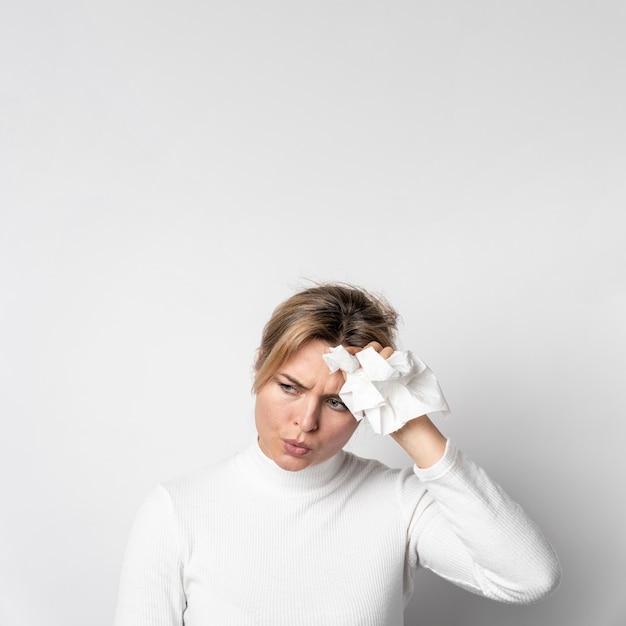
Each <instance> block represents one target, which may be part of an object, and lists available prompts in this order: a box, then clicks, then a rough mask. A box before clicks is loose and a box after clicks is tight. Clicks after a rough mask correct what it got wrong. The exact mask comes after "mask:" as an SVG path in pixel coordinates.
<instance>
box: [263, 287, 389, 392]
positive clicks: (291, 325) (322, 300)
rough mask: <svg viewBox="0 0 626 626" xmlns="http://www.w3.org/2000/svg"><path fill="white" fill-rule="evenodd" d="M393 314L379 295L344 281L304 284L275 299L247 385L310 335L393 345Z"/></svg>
mask: <svg viewBox="0 0 626 626" xmlns="http://www.w3.org/2000/svg"><path fill="white" fill-rule="evenodd" d="M398 319H399V315H398V313H397V312H396V311H395V309H394V308H393V307H392V306H391V305H390V304H389V303H388V302H387V301H386V300H385V299H384V298H383V297H382V296H380V295H374V294H372V293H370V292H368V291H366V290H365V289H362V288H361V287H356V286H355V285H350V284H345V283H323V284H320V285H317V286H315V287H311V288H309V289H304V290H303V291H300V292H298V293H296V294H295V295H293V296H291V297H290V298H288V299H287V300H285V301H284V302H282V303H281V304H279V305H278V306H277V307H276V309H274V312H273V313H272V316H271V317H270V319H269V321H268V322H267V324H265V327H264V329H263V334H262V336H261V345H260V347H259V350H258V353H257V360H256V363H255V370H256V376H255V380H254V385H253V391H254V392H257V391H258V390H259V389H260V388H261V387H263V385H265V383H267V382H268V381H269V380H270V379H271V378H272V376H274V374H275V373H276V372H277V371H278V368H279V367H281V365H282V364H283V363H284V362H285V361H287V360H288V359H289V358H290V357H292V356H293V355H294V354H295V353H296V352H297V351H298V350H300V348H302V347H303V346H304V345H305V344H306V343H308V342H309V341H312V340H314V339H319V340H322V341H325V342H326V343H328V344H329V345H330V346H338V345H343V346H359V347H363V346H365V345H366V344H368V343H369V342H371V341H378V342H379V343H380V344H382V345H383V346H391V347H395V346H394V342H395V336H396V331H397V323H398Z"/></svg>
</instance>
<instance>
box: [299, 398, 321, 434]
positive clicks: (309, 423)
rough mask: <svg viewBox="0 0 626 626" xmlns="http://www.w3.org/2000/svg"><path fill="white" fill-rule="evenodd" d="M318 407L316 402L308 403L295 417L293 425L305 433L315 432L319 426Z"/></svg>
mask: <svg viewBox="0 0 626 626" xmlns="http://www.w3.org/2000/svg"><path fill="white" fill-rule="evenodd" d="M319 417H320V406H319V404H318V403H317V402H314V401H310V402H308V403H307V404H306V405H305V406H304V407H302V412H300V413H298V415H296V419H295V423H296V424H297V425H298V426H299V427H300V429H301V430H302V431H304V432H305V433H310V432H312V431H314V430H317V428H318V426H319Z"/></svg>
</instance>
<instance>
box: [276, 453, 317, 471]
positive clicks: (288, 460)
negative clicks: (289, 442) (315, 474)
mask: <svg viewBox="0 0 626 626" xmlns="http://www.w3.org/2000/svg"><path fill="white" fill-rule="evenodd" d="M272 460H273V461H274V463H276V465H278V467H280V468H281V469H284V470H285V471H287V472H299V471H300V470H303V469H304V468H305V467H309V466H310V465H313V463H312V462H311V459H298V458H296V457H293V456H289V455H286V454H280V455H278V456H277V457H275V458H274V459H272Z"/></svg>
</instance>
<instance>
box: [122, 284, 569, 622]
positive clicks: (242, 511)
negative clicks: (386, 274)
mask: <svg viewBox="0 0 626 626" xmlns="http://www.w3.org/2000/svg"><path fill="white" fill-rule="evenodd" d="M397 319H398V315H397V313H396V312H395V311H394V309H393V308H392V307H390V306H389V305H388V304H387V303H386V302H385V301H384V300H383V299H382V298H379V297H376V296H374V295H372V294H369V293H367V292H366V291H365V290H363V289H360V288H356V287H352V286H349V285H342V284H322V285H319V286H316V287H313V288H310V289H306V290H304V291H301V292H300V293H297V294H295V295H294V296H292V297H291V298H289V299H287V300H286V301H285V302H283V303H282V304H281V305H279V306H278V307H277V309H276V310H275V311H274V313H273V315H272V317H271V319H270V320H269V322H268V323H267V324H266V326H265V329H264V332H263V336H262V341H261V346H260V349H259V351H258V355H257V361H256V364H255V380H254V391H255V393H256V406H255V421H256V428H257V433H258V437H257V440H256V441H254V442H252V444H251V445H250V446H249V447H248V448H247V449H245V450H244V451H242V452H241V453H239V454H237V455H235V456H234V457H232V458H230V459H228V460H226V461H223V462H221V463H218V464H216V465H214V466H213V467H212V468H210V469H209V470H203V471H200V472H197V473H195V474H193V475H191V476H187V477H183V478H179V479H176V480H173V481H171V482H169V483H167V484H165V485H161V486H159V487H158V488H157V489H156V490H155V491H154V492H153V493H152V494H151V495H150V497H149V498H148V499H147V500H146V501H145V503H144V504H143V506H142V507H141V509H140V511H139V513H138V515H137V518H136V521H135V524H134V527H133V531H132V533H131V536H130V539H129V542H128V546H127V552H126V557H125V561H124V565H123V569H122V576H121V585H120V595H119V601H118V608H117V613H116V619H115V625H116V626H139V625H146V626H148V625H149V626H157V625H159V626H161V625H163V626H173V625H181V624H185V625H186V626H200V625H202V626H204V625H207V624H219V625H220V626H225V625H227V624H235V625H246V624H271V625H272V626H277V625H283V624H284V625H289V626H293V625H298V626H301V625H317V626H319V625H326V624H333V625H334V626H338V625H346V626H348V625H359V626H363V625H372V626H374V625H389V626H391V625H400V624H402V623H403V611H404V606H405V604H406V602H407V601H408V598H409V597H410V594H411V591H412V588H413V578H414V574H415V572H416V570H417V568H418V567H426V568H429V569H431V570H432V571H434V572H435V573H437V574H439V575H440V576H442V577H444V578H446V579H448V580H450V581H451V582H453V583H455V584H457V585H459V586H461V587H464V588H465V589H467V590H469V591H472V592H474V593H478V594H481V595H483V596H486V597H488V598H492V599H494V600H499V601H503V602H514V603H528V602H534V601H536V600H539V599H540V598H542V597H544V596H546V595H547V594H549V593H550V592H551V591H552V590H553V589H554V588H555V587H556V586H557V584H558V580H559V576H560V569H559V565H558V561H557V557H556V555H555V553H554V551H553V549H552V547H551V546H550V544H549V543H548V542H547V541H546V540H545V538H544V537H543V535H542V534H541V532H540V530H539V529H538V528H537V527H536V525H535V524H534V523H533V522H532V521H531V520H530V519H528V517H527V516H526V515H525V513H524V512H523V511H522V509H521V508H520V507H519V506H518V505H517V504H516V503H515V502H513V501H512V500H511V499H510V498H509V497H508V496H507V495H506V494H505V493H504V492H503V491H502V489H501V488H500V487H499V486H498V485H496V484H495V483H494V482H493V481H491V480H490V479H489V478H488V476H487V475H486V474H485V473H484V471H483V470H481V469H480V468H479V467H477V466H476V465H475V464H474V463H473V462H472V461H470V460H469V459H467V458H466V457H465V456H464V455H463V454H462V453H461V452H460V451H459V450H458V449H457V448H456V447H455V446H454V444H452V443H451V442H449V441H447V440H446V438H445V437H444V436H443V435H442V433H441V432H440V431H439V430H438V429H437V428H436V427H435V425H434V424H433V423H432V422H431V421H430V419H429V418H428V416H427V415H426V413H427V410H429V411H431V412H432V411H434V410H443V411H445V410H447V405H446V403H445V399H444V398H443V395H442V394H441V390H440V389H439V385H438V383H437V381H436V379H435V378H434V376H433V375H432V372H430V370H428V368H427V367H426V366H425V365H424V364H423V363H422V362H421V361H419V359H417V358H415V357H413V355H411V353H402V352H395V351H394V347H393V346H394V345H395V334H396V327H397ZM424 409H427V410H424ZM363 417H365V418H367V419H368V420H369V421H370V423H371V424H372V426H373V427H374V429H375V430H376V431H378V432H381V433H390V435H391V436H392V437H393V438H394V439H395V440H396V441H397V442H398V444H399V445H400V446H402V448H404V450H405V451H406V452H407V453H408V455H409V457H410V458H411V459H412V461H413V464H414V465H413V467H411V468H406V469H403V470H401V469H390V468H388V467H386V466H384V465H383V464H381V463H379V462H377V461H375V460H368V459H362V458H359V457H357V456H354V455H352V454H350V453H347V452H345V451H344V450H343V447H344V445H345V444H346V443H347V442H348V440H349V439H350V437H351V436H352V434H353V433H354V431H355V430H356V428H357V426H358V425H359V423H360V420H361V419H363ZM355 418H356V419H355Z"/></svg>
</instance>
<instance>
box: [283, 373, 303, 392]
mask: <svg viewBox="0 0 626 626" xmlns="http://www.w3.org/2000/svg"><path fill="white" fill-rule="evenodd" d="M279 375H280V376H282V377H283V378H286V379H287V380H288V381H289V382H290V383H293V384H294V385H296V387H300V388H301V389H304V390H305V391H310V390H311V388H310V387H307V386H306V385H303V384H302V383H301V382H300V381H299V380H298V379H297V378H294V377H293V376H289V374H283V373H282V372H280V373H279Z"/></svg>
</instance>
